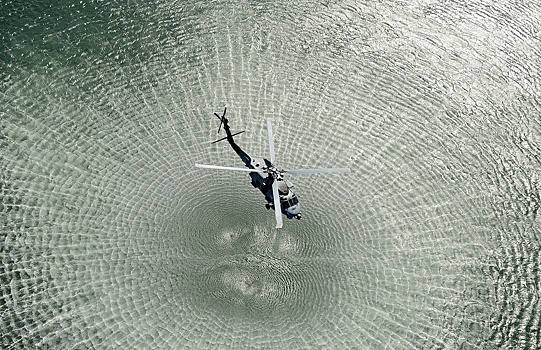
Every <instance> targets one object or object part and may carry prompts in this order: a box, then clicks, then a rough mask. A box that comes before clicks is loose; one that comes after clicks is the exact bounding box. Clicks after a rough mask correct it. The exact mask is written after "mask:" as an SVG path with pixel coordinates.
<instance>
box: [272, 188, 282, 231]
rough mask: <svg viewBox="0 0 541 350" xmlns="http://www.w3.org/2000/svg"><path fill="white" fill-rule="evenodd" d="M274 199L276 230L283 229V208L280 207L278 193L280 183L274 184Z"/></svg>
mask: <svg viewBox="0 0 541 350" xmlns="http://www.w3.org/2000/svg"><path fill="white" fill-rule="evenodd" d="M272 197H273V199H274V216H275V217H276V228H282V226H283V225H284V222H283V221H282V207H281V206H280V193H278V181H276V180H274V181H273V182H272Z"/></svg>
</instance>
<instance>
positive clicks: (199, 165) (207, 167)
mask: <svg viewBox="0 0 541 350" xmlns="http://www.w3.org/2000/svg"><path fill="white" fill-rule="evenodd" d="M195 166H196V167H197V168H203V169H217V170H234V171H245V172H248V173H262V172H263V170H261V169H246V168H233V167H229V166H220V165H206V164H196V165H195Z"/></svg>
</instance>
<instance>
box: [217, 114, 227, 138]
mask: <svg viewBox="0 0 541 350" xmlns="http://www.w3.org/2000/svg"><path fill="white" fill-rule="evenodd" d="M226 112H227V107H224V114H222V116H221V117H220V116H219V115H218V113H214V115H215V116H216V118H218V119H220V126H219V127H218V134H219V133H220V130H221V129H222V124H223V123H224V118H225V113H226Z"/></svg>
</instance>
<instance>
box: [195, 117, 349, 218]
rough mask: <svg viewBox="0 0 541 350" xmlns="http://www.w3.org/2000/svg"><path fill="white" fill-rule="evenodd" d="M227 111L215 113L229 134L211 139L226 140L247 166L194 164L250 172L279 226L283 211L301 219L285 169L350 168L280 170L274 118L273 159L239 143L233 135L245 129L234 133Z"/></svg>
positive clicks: (322, 171)
mask: <svg viewBox="0 0 541 350" xmlns="http://www.w3.org/2000/svg"><path fill="white" fill-rule="evenodd" d="M226 112H227V107H225V108H224V112H223V114H222V116H219V115H218V113H214V115H215V116H216V117H217V118H218V119H219V120H220V126H219V127H218V133H220V130H221V127H222V125H223V128H224V130H225V132H226V135H227V136H226V137H223V138H221V139H219V140H216V141H213V142H212V143H213V144H214V143H217V142H220V141H223V140H227V142H228V143H229V144H230V145H231V147H232V148H233V150H234V151H235V152H236V153H237V155H238V156H239V157H240V159H241V160H242V161H243V163H244V165H245V166H246V167H247V169H245V168H235V167H228V166H219V165H207V164H195V166H196V167H198V168H204V169H217V170H233V171H244V172H248V173H249V175H250V177H251V179H252V181H251V184H252V186H254V187H255V188H257V189H259V190H260V191H261V193H263V195H264V196H265V199H266V201H267V203H266V204H265V207H266V208H267V209H271V208H272V209H273V210H274V214H275V218H276V228H282V226H283V220H282V214H284V215H285V216H286V217H287V218H288V219H293V218H296V219H298V220H300V219H301V204H300V203H299V199H298V197H297V195H296V194H295V192H293V190H292V189H293V187H294V186H293V184H292V183H291V182H290V181H288V180H286V179H284V174H285V173H288V174H339V173H347V172H349V169H348V168H329V169H297V170H283V169H282V170H278V168H276V166H275V165H274V160H275V154H274V141H273V134H272V123H271V120H270V119H268V120H267V129H268V138H269V151H270V159H266V158H262V157H252V156H250V155H248V154H247V153H246V152H245V151H243V150H242V149H241V148H240V146H239V145H237V144H236V143H235V140H234V139H233V136H236V135H239V134H241V133H243V132H244V131H245V130H243V131H239V132H236V133H234V134H232V133H231V129H230V127H229V120H228V119H227V118H226V117H225V114H226ZM276 208H280V210H277V209H276Z"/></svg>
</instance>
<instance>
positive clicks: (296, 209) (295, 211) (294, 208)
mask: <svg viewBox="0 0 541 350" xmlns="http://www.w3.org/2000/svg"><path fill="white" fill-rule="evenodd" d="M287 212H288V213H289V214H290V215H291V216H296V215H297V214H299V213H300V212H301V204H300V203H297V204H295V205H292V206H290V207H289V208H287Z"/></svg>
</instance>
